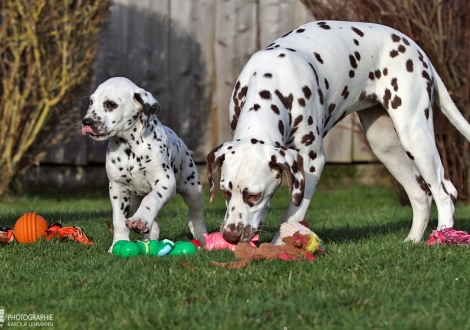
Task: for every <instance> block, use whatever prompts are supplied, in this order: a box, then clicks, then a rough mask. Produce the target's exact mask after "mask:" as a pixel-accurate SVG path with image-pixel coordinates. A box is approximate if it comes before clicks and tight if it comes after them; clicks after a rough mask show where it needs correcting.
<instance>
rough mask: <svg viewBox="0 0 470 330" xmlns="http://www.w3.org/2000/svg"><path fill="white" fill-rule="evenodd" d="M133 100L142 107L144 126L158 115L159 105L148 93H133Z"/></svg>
mask: <svg viewBox="0 0 470 330" xmlns="http://www.w3.org/2000/svg"><path fill="white" fill-rule="evenodd" d="M134 100H135V101H136V102H137V103H139V104H140V105H141V106H142V110H143V111H144V115H145V126H147V125H148V124H149V123H150V122H151V121H152V120H153V119H154V118H155V117H157V116H158V114H159V113H160V110H161V107H160V103H158V102H157V100H155V98H154V97H153V96H152V94H150V93H149V92H146V91H145V90H143V89H142V90H141V91H140V92H139V93H134Z"/></svg>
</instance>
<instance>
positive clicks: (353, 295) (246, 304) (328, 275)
mask: <svg viewBox="0 0 470 330" xmlns="http://www.w3.org/2000/svg"><path fill="white" fill-rule="evenodd" d="M106 193H107V189H106V188H103V189H97V190H93V191H76V190H75V191H74V192H72V193H65V192H63V191H57V192H55V193H54V192H52V193H50V192H45V193H41V194H30V195H26V196H23V197H19V198H16V199H10V200H6V201H3V202H0V226H13V225H14V223H15V221H16V219H17V218H18V217H20V216H21V215H22V214H23V213H25V212H32V211H35V212H37V213H39V214H41V215H42V216H44V217H45V218H46V219H47V220H48V221H49V222H52V221H58V222H61V223H62V224H63V225H64V226H69V225H73V226H80V227H82V228H83V229H84V231H85V233H86V234H87V235H88V236H89V237H91V238H92V239H93V241H94V242H95V245H93V246H85V245H82V244H79V243H76V242H72V241H59V240H53V241H40V242H38V243H34V244H30V245H21V244H18V243H13V244H10V245H7V246H4V247H0V269H1V270H0V274H1V275H0V279H1V287H0V306H5V313H6V314H31V313H34V314H53V324H54V328H56V329H185V330H190V329H246V330H248V329H281V330H283V329H322V330H323V329H379V328H383V329H470V321H469V310H468V306H470V289H469V285H470V283H469V282H470V281H469V274H470V249H468V248H465V247H427V246H426V245H425V243H424V242H422V243H419V244H412V243H403V242H402V241H403V239H404V238H405V237H406V235H407V234H408V231H409V228H410V226H411V216H412V212H411V209H410V208H409V207H402V206H400V205H399V204H398V202H397V201H396V198H395V195H394V192H393V189H392V188H377V187H365V186H350V187H348V188H345V189H341V190H339V189H326V188H323V189H321V188H320V189H319V190H318V191H317V193H316V195H315V197H314V199H313V202H312V204H311V206H310V210H309V212H308V214H307V217H306V220H307V221H308V222H309V223H310V225H311V229H313V230H314V231H315V232H316V233H317V234H318V235H319V236H320V237H321V238H322V239H323V240H324V242H325V244H326V246H327V248H328V254H326V255H323V256H319V257H318V259H317V261H316V262H293V263H292V262H286V261H281V260H277V261H260V262H256V263H252V264H251V265H249V266H248V267H247V268H246V269H241V270H226V269H221V268H216V267H214V266H211V265H210V261H234V260H235V258H234V255H233V253H231V252H229V251H211V252H207V251H199V252H198V253H197V255H195V256H183V257H162V258H157V257H136V258H132V259H120V258H118V257H115V256H113V255H110V254H108V253H107V252H106V251H107V249H108V248H109V246H110V244H111V242H112V234H111V233H110V232H109V230H108V223H109V222H110V221H111V206H110V202H109V199H108V196H107V195H106ZM206 197H208V194H206ZM287 202H288V191H287V188H285V187H281V189H280V191H279V192H278V193H277V195H276V196H275V198H274V199H273V202H272V207H271V209H270V211H269V213H268V219H267V226H266V227H265V228H264V230H263V232H262V233H261V240H262V241H269V240H270V239H271V238H272V237H273V236H274V234H275V232H276V231H277V226H278V224H279V218H280V216H281V214H282V213H283V211H284V209H285V207H286V205H287ZM224 207H225V206H224V203H223V199H222V196H221V195H219V196H218V197H217V200H216V202H215V203H213V204H209V203H208V202H207V204H206V211H205V218H206V225H207V227H208V230H209V231H211V232H212V231H216V230H217V229H218V227H219V224H220V222H221V220H222V219H223V217H224V213H225V208H224ZM469 219H470V207H469V206H466V205H463V204H462V205H459V206H458V207H457V210H456V215H455V224H456V228H458V229H462V230H467V231H469V230H470V221H469ZM158 221H159V224H160V227H161V238H169V239H172V240H189V239H191V236H190V233H189V229H188V227H187V226H186V208H185V206H184V204H183V202H182V199H181V198H180V197H177V198H175V199H174V200H173V201H171V202H170V203H169V204H168V205H166V206H165V208H164V209H163V211H162V212H161V213H160V215H159V220H158ZM436 224H437V213H436V211H435V210H433V213H432V216H431V221H430V226H429V228H428V230H427V231H426V233H425V240H427V238H428V236H429V233H430V231H431V229H432V228H433V227H435V226H436ZM139 238H140V236H139V235H136V234H133V235H132V239H134V240H136V239H139ZM26 325H27V324H26ZM4 328H8V324H7V321H5V325H4ZM12 328H13V327H12Z"/></svg>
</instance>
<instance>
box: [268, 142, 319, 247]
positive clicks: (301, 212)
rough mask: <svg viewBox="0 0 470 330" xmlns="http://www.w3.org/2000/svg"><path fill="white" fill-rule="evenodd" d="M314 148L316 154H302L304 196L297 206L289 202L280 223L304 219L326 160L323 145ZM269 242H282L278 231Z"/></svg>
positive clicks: (311, 152)
mask: <svg viewBox="0 0 470 330" xmlns="http://www.w3.org/2000/svg"><path fill="white" fill-rule="evenodd" d="M315 150H319V152H318V154H317V153H316V152H314V151H313V150H312V151H310V152H309V153H308V154H307V155H303V159H304V172H305V192H304V198H303V199H302V202H301V203H300V205H299V206H295V205H294V204H293V203H292V201H291V202H290V203H289V206H288V207H287V210H286V211H285V212H284V214H283V215H282V217H281V224H282V223H284V222H299V221H302V220H305V214H306V213H307V210H308V206H309V205H310V201H311V199H312V197H313V194H314V192H315V189H316V187H317V184H318V181H319V180H320V176H321V173H322V172H323V168H324V166H325V162H326V158H325V154H324V151H323V146H322V145H321V144H320V145H319V146H318V148H317V149H315ZM271 243H273V244H276V245H280V244H283V243H282V240H281V239H280V232H279V231H278V232H277V233H276V235H275V236H274V238H273V239H272V241H271Z"/></svg>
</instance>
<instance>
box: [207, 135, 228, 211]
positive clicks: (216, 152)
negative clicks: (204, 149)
mask: <svg viewBox="0 0 470 330" xmlns="http://www.w3.org/2000/svg"><path fill="white" fill-rule="evenodd" d="M227 144H228V142H226V143H222V144H221V145H220V146H218V147H215V148H214V149H212V150H211V151H210V152H209V154H207V179H208V181H209V185H210V202H211V203H212V202H213V201H214V199H215V196H216V195H217V184H218V168H219V166H221V165H222V164H223V163H224V160H225V151H226V150H227Z"/></svg>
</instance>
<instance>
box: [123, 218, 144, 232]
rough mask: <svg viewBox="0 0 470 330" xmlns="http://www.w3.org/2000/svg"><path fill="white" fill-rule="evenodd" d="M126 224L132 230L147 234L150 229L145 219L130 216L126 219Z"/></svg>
mask: <svg viewBox="0 0 470 330" xmlns="http://www.w3.org/2000/svg"><path fill="white" fill-rule="evenodd" d="M126 226H127V227H129V228H131V229H132V230H134V231H135V232H136V233H139V234H147V233H148V232H149V231H150V227H149V226H148V224H147V221H145V220H142V219H140V218H130V219H128V220H127V221H126Z"/></svg>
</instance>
